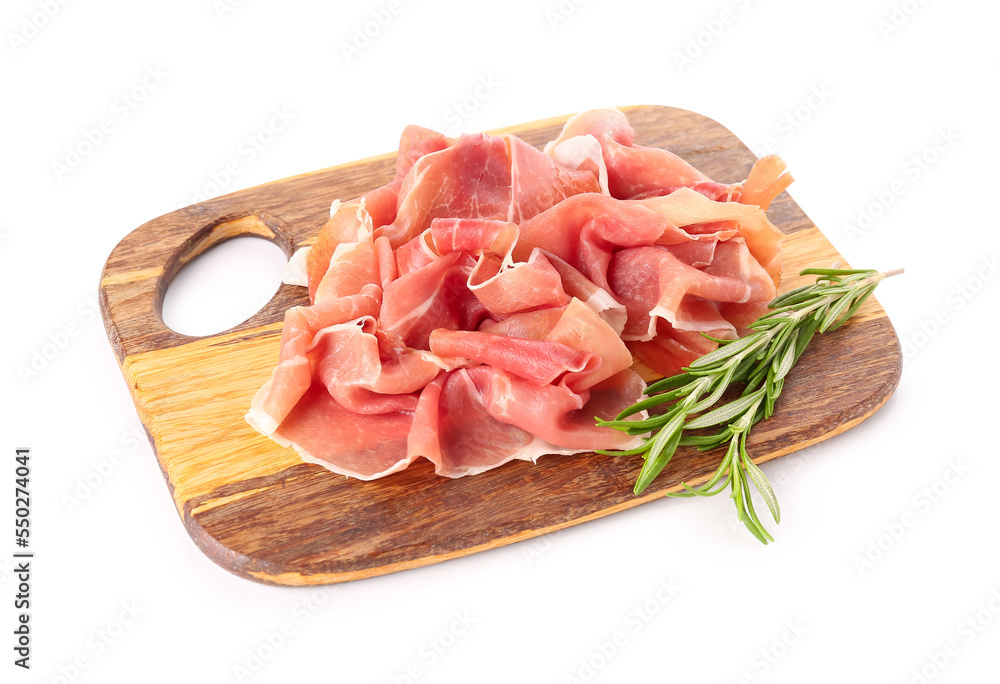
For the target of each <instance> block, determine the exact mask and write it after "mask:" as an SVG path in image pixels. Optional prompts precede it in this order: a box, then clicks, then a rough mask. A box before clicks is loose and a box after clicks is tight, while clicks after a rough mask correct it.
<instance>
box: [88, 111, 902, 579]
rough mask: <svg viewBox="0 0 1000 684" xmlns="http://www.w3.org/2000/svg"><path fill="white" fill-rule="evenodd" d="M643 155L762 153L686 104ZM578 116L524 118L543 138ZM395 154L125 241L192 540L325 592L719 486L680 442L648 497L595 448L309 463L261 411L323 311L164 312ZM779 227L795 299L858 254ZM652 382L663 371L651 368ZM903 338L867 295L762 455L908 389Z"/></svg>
mask: <svg viewBox="0 0 1000 684" xmlns="http://www.w3.org/2000/svg"><path fill="white" fill-rule="evenodd" d="M625 111H626V112H627V114H628V116H629V119H630V121H631V122H632V124H633V126H634V127H635V129H636V141H637V142H638V143H640V144H644V145H651V146H658V147H666V148H669V149H671V150H673V151H674V152H676V153H678V154H680V155H681V156H682V157H684V158H686V159H688V160H689V161H691V162H692V163H693V164H695V165H696V166H697V167H698V168H700V169H701V170H703V171H704V172H705V173H707V174H708V175H709V176H710V177H712V178H715V179H716V180H719V181H721V182H727V181H728V182H732V181H737V180H740V179H742V178H744V177H745V176H746V174H747V172H748V171H749V169H750V166H751V165H752V164H753V161H754V157H753V155H752V153H751V152H750V151H749V150H748V149H747V147H746V146H745V145H743V144H742V143H741V142H740V141H739V140H738V139H737V138H736V137H735V136H734V135H733V134H732V133H730V132H729V131H728V130H727V129H726V128H724V127H723V126H721V125H719V124H718V123H716V122H715V121H712V120H711V119H708V118H706V117H704V116H701V115H698V114H695V113H693V112H689V111H686V110H681V109H674V108H670V107H655V106H641V107H631V108H626V110H625ZM565 119H566V117H560V118H557V119H549V120H545V121H540V122H534V123H529V124H522V125H520V126H515V127H512V128H509V129H504V131H502V132H510V133H516V134H517V135H520V136H521V137H523V138H524V139H525V140H526V141H527V142H529V143H531V144H533V145H537V146H541V145H542V144H544V142H546V141H547V140H549V139H551V138H553V137H555V135H556V134H557V133H558V130H559V128H560V127H561V126H562V123H563V122H564V121H565ZM394 165H395V155H394V154H385V155H380V156H377V157H372V158H370V159H366V160H362V161H358V162H353V163H350V164H345V165H342V166H337V167H333V168H330V169H324V170H321V171H316V172H313V173H308V174H303V175H300V176H295V177H292V178H286V179H284V180H280V181H275V182H273V183H268V184H266V185H261V186H258V187H255V188H250V189H248V190H243V191H240V192H236V193H233V194H230V195H226V196H223V197H219V198H216V199H213V200H209V201H207V202H202V203H200V204H196V205H193V206H190V207H185V208H184V209H180V210H178V211H175V212H172V213H170V214H166V215H165V216H161V217H160V218H157V219H155V220H153V221H150V222H148V223H146V224H144V225H142V226H140V227H139V228H137V229H136V230H134V231H133V232H132V233H130V234H129V235H128V236H127V237H126V238H125V239H123V240H122V241H121V243H119V244H118V246H117V247H116V248H115V249H114V251H113V252H112V253H111V255H110V256H109V258H108V261H107V263H106V265H105V267H104V273H103V275H102V278H101V285H100V302H101V308H102V313H103V318H104V323H105V327H106V329H107V333H108V338H109V340H110V341H111V345H112V348H113V349H114V352H115V355H116V357H117V358H118V361H119V364H120V366H121V369H122V374H123V375H124V377H125V380H126V383H127V384H128V387H129V390H130V392H131V394H132V397H133V400H134V402H135V405H136V409H137V411H138V414H139V418H140V420H141V421H142V423H143V425H144V426H145V428H146V431H147V433H148V434H149V437H150V440H151V443H152V445H153V448H154V451H155V453H156V457H157V460H158V462H159V464H160V468H161V470H162V471H163V474H164V478H165V479H166V482H167V484H168V486H169V487H170V491H171V494H172V497H173V500H174V503H175V505H176V507H177V511H178V513H179V515H180V517H181V519H182V520H183V522H184V525H185V527H186V528H187V530H188V532H189V533H190V535H191V537H192V539H193V540H194V541H195V543H196V544H197V545H198V546H199V548H201V549H202V550H203V551H204V552H205V553H206V554H207V555H208V556H209V557H210V558H211V559H212V560H213V561H215V562H216V563H218V564H219V565H221V566H222V567H224V568H226V569H227V570H230V571H231V572H233V573H235V574H237V575H240V576H243V577H248V578H251V579H254V580H257V581H260V582H265V583H269V584H284V585H303V584H327V583H332V582H342V581H347V580H354V579H360V578H363V577H371V576H375V575H382V574H386V573H389V572H395V571H397V570H404V569H407V568H413V567H419V566H423V565H428V564H430V563H437V562H440V561H443V560H447V559H449V558H455V557H459V556H464V555H467V554H470V553H475V552H477V551H483V550H486V549H490V548H494V547H497V546H502V545H504V544H510V543H512V542H516V541H520V540H523V539H528V538H531V537H534V536H537V535H540V534H544V533H546V532H551V531H553V530H557V529H560V528H563V527H567V526H569V525H575V524H579V523H581V522H586V521H588V520H593V519H595V518H599V517H602V516H605V515H609V514H611V513H615V512H617V511H621V510H624V509H627V508H631V507H633V506H637V505H639V504H641V503H645V502H647V501H651V500H653V499H656V498H659V497H662V496H663V495H664V494H665V493H666V492H668V491H676V490H677V489H679V488H680V487H679V483H680V482H681V481H682V480H683V481H687V482H702V481H704V480H705V479H707V477H708V475H710V473H711V472H712V471H713V470H714V468H715V466H716V465H717V462H718V461H717V459H718V455H717V454H712V453H708V454H705V453H699V452H697V451H694V450H691V449H682V450H680V451H679V452H678V454H677V455H676V456H675V457H674V460H673V461H672V463H671V466H670V469H669V471H668V473H667V474H665V475H664V476H661V477H660V478H659V479H658V480H657V481H656V482H655V483H654V484H653V485H651V486H650V487H649V488H648V489H647V490H646V492H645V493H644V495H643V496H641V497H635V496H633V495H632V493H631V492H632V483H634V481H635V477H636V475H637V473H638V471H639V467H640V463H639V462H638V461H637V460H632V459H614V458H608V457H602V456H597V455H594V454H583V455H574V456H548V457H544V458H542V459H540V460H539V462H538V464H537V465H532V464H530V463H525V462H512V463H509V464H507V465H505V466H502V467H500V468H498V469H495V470H492V471H489V472H487V473H484V474H481V475H478V476H475V477H466V478H460V479H458V480H450V479H447V478H440V477H437V476H435V475H434V472H433V467H432V466H431V464H430V463H429V462H426V461H423V460H421V461H418V462H417V463H415V464H414V465H412V466H410V467H409V468H408V469H407V470H405V471H403V472H401V473H397V474H394V475H392V476H390V477H387V478H383V479H381V480H376V481H374V482H361V481H358V480H352V479H346V478H344V477H342V476H338V475H335V474H333V473H331V472H329V471H327V470H325V469H323V468H321V467H319V466H316V465H312V464H305V463H302V462H301V461H300V460H299V458H298V457H297V456H296V454H295V453H294V451H292V450H291V449H285V448H282V447H280V446H278V445H277V444H275V443H274V442H272V441H271V440H269V439H267V438H265V437H263V436H261V435H259V434H258V433H257V432H255V431H254V430H253V429H251V428H250V427H249V426H248V425H247V424H246V422H245V421H244V420H243V415H244V414H245V413H246V411H247V408H248V407H249V404H250V400H251V398H252V396H253V394H254V392H256V390H257V389H258V388H259V387H260V386H261V385H262V384H263V382H264V381H265V380H266V379H267V378H268V377H270V373H271V370H272V368H273V367H274V364H275V362H276V360H277V357H278V342H279V338H280V334H281V322H282V320H283V317H284V312H285V310H286V309H288V308H289V307H290V306H295V305H299V304H305V303H307V297H306V295H305V293H304V290H303V289H302V288H295V287H291V286H287V285H282V286H281V288H280V289H279V290H278V292H277V293H276V294H275V296H274V297H273V298H272V299H271V301H270V302H268V303H267V305H265V306H264V308H263V309H261V310H260V311H259V312H257V313H256V314H254V315H253V316H252V317H251V318H250V319H248V320H247V321H245V322H243V323H242V324H240V325H238V326H236V327H234V328H232V329H231V330H228V331H226V332H223V333H220V334H217V335H212V336H208V337H203V338H196V337H189V336H186V335H182V334H180V333H177V332H175V331H173V330H170V329H169V328H168V327H167V326H166V325H165V324H164V323H163V319H162V316H161V308H162V302H163V295H164V293H165V291H166V288H167V287H168V285H169V284H170V281H171V280H172V278H173V277H174V276H175V275H176V274H177V273H178V272H179V271H180V269H181V268H183V266H184V265H185V264H187V263H188V262H189V261H190V260H191V259H193V258H194V257H195V256H197V255H198V254H200V253H202V252H204V251H205V250H206V249H209V248H210V247H212V246H213V245H216V244H218V243H220V242H222V241H224V240H227V239H230V238H232V237H236V236H239V235H254V236H257V237H261V238H263V239H268V240H271V241H273V242H275V243H276V244H278V245H279V246H280V247H281V248H282V249H283V250H284V251H285V253H286V254H288V255H290V254H291V253H292V252H293V251H294V250H295V249H296V248H297V247H299V246H301V245H303V244H307V243H308V242H310V241H311V240H312V239H314V238H315V235H316V231H317V230H318V228H319V226H320V225H322V223H323V222H324V221H325V219H326V217H327V216H328V211H329V206H330V202H331V201H332V200H334V199H337V198H340V199H349V198H351V197H355V196H357V195H360V194H362V193H363V192H365V191H367V190H369V189H371V188H373V187H376V186H378V185H381V184H383V183H385V182H386V181H388V180H389V179H391V177H392V175H393V171H394ZM769 215H770V217H771V219H772V220H773V221H774V222H775V224H777V225H778V226H779V227H780V228H781V229H782V230H783V231H784V232H785V233H786V235H787V236H788V237H787V239H786V241H785V268H784V273H785V279H784V281H783V283H782V288H781V289H782V290H784V289H789V288H791V287H795V286H796V285H797V284H799V283H800V282H802V281H804V280H805V279H800V278H799V277H798V276H796V275H794V274H796V273H797V272H798V271H799V270H801V269H802V268H805V267H807V266H815V265H829V264H831V263H833V262H834V261H837V260H839V261H841V262H843V261H844V260H843V259H842V258H841V257H840V255H838V254H837V252H836V251H835V250H834V248H833V247H832V245H830V243H829V242H828V241H827V240H826V239H825V238H824V237H823V235H822V233H821V232H820V231H819V230H818V229H817V228H816V227H815V226H814V225H813V224H812V222H811V221H810V220H809V219H808V218H807V217H806V215H805V214H804V213H803V212H802V210H801V209H800V208H799V207H798V205H796V204H795V202H793V201H792V200H791V198H790V197H789V196H788V195H787V194H782V195H781V196H780V197H779V198H778V200H776V201H775V202H774V204H773V205H772V207H771V210H770V212H769ZM639 370H640V372H644V374H645V376H646V377H647V378H650V377H652V375H651V374H650V373H649V372H648V370H645V371H644V369H641V368H639ZM900 370H901V353H900V349H899V341H898V339H897V337H896V334H895V332H894V330H893V328H892V325H891V324H890V323H889V320H888V318H887V317H886V315H885V312H884V311H883V310H882V308H881V307H880V306H879V304H878V302H877V301H876V300H874V299H871V300H869V302H868V303H866V305H865V306H864V307H863V308H862V310H861V311H860V312H859V313H858V314H857V316H856V317H855V318H854V319H852V321H851V323H849V324H848V325H846V326H844V327H843V328H841V329H840V330H838V331H837V332H836V333H835V334H832V335H829V336H823V337H818V338H817V339H816V341H815V342H814V343H813V345H812V346H811V347H810V349H809V350H808V351H807V352H806V354H805V355H804V356H803V357H802V360H801V361H800V363H799V365H798V366H797V367H796V368H795V369H794V370H793V372H792V373H791V374H790V375H789V376H788V378H787V380H786V384H785V391H784V394H783V400H782V401H781V402H780V403H779V405H778V408H777V411H776V413H775V415H774V417H773V418H772V419H771V420H770V421H767V422H764V423H761V424H760V425H758V426H757V427H755V428H754V432H753V433H752V435H751V438H750V440H749V448H750V449H751V451H752V453H753V454H754V455H755V458H754V460H755V461H757V462H758V463H761V462H764V461H768V460H771V459H773V458H777V457H779V456H782V455H784V454H787V453H790V452H792V451H795V450H797V449H801V448H803V447H806V446H808V445H810V444H814V443H816V442H818V441H821V440H823V439H826V438H828V437H831V436H833V435H835V434H838V433H840V432H843V431H844V430H847V429H849V428H850V427H852V426H853V425H856V424H857V423H859V422H861V421H862V420H864V419H865V418H867V417H869V416H870V415H872V414H873V413H874V412H875V411H876V410H877V409H878V408H879V407H880V406H881V405H882V404H883V403H884V402H885V401H886V400H887V399H888V397H889V396H890V395H891V393H892V391H893V390H894V389H895V387H896V384H897V383H898V381H899V374H900Z"/></svg>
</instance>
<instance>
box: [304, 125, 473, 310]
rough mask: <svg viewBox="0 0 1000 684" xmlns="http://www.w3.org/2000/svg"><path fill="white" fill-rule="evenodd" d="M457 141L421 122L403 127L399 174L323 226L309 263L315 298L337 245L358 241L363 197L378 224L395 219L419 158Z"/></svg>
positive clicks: (346, 206) (341, 209) (334, 213)
mask: <svg viewBox="0 0 1000 684" xmlns="http://www.w3.org/2000/svg"><path fill="white" fill-rule="evenodd" d="M454 142H455V141H454V140H452V139H451V138H447V137H445V136H443V135H441V134H440V133H437V132H436V131H432V130H430V129H427V128H423V127H421V126H413V125H411V126H407V127H406V128H405V129H403V134H402V135H401V136H400V139H399V150H398V152H397V155H396V175H395V177H394V178H393V179H392V180H391V181H389V183H387V184H386V185H383V186H382V187H379V188H376V189H375V190H372V191H371V192H369V193H366V194H365V195H362V196H361V197H358V198H357V199H354V200H352V201H350V202H346V203H344V204H341V205H340V207H339V209H338V210H337V211H332V212H331V216H330V220H329V221H327V222H326V224H325V225H324V226H323V228H322V229H321V230H320V233H319V236H318V237H317V239H316V244H315V245H313V247H312V249H311V250H310V252H309V257H308V264H307V271H308V274H309V297H310V300H311V301H315V298H316V289H317V287H318V286H319V282H320V279H321V278H322V276H323V274H324V273H326V270H327V268H328V265H329V262H330V257H331V256H332V255H333V253H334V250H335V249H336V248H337V245H339V244H341V243H343V242H355V241H357V239H358V230H359V229H360V227H361V221H360V219H359V218H358V217H357V214H358V211H357V210H358V207H359V206H360V204H361V200H362V199H363V200H364V201H365V208H366V209H367V211H368V214H369V216H370V217H371V220H372V222H373V226H374V227H376V228H377V227H379V226H382V225H385V224H387V223H392V222H393V221H395V220H396V211H397V202H398V198H399V189H400V187H401V186H402V184H403V179H404V178H405V177H406V176H407V174H408V173H409V172H410V169H411V168H413V165H414V164H415V163H416V161H417V160H418V159H419V158H420V157H422V156H424V155H425V154H430V153H431V152H437V151H439V150H443V149H445V148H447V147H450V146H451V145H453V144H454Z"/></svg>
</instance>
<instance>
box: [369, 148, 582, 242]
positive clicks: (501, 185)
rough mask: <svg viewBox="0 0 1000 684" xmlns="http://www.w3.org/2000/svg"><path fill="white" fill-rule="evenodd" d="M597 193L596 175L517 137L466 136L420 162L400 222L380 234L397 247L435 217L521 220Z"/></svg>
mask: <svg viewBox="0 0 1000 684" xmlns="http://www.w3.org/2000/svg"><path fill="white" fill-rule="evenodd" d="M596 190H598V183H597V179H596V178H595V177H594V175H593V174H592V173H590V172H587V171H574V170H570V169H566V168H564V167H562V166H561V165H559V164H557V163H556V162H554V161H553V160H552V159H550V158H549V157H547V156H545V155H544V154H542V153H541V152H539V151H538V150H536V149H535V148H533V147H531V146H530V145H527V144H525V143H524V142H522V141H521V140H519V139H517V138H514V137H512V136H491V135H485V134H482V133H479V134H475V135H463V136H461V137H460V138H459V140H458V142H457V143H456V144H455V145H453V146H451V147H449V148H447V149H444V150H441V151H438V152H435V153H433V154H428V155H425V156H423V157H421V158H420V159H418V160H417V161H416V163H415V164H414V165H413V167H412V168H411V169H410V172H409V173H408V174H407V176H406V179H405V180H404V181H403V183H402V186H401V188H400V191H399V200H398V210H397V214H396V219H395V220H394V221H393V223H392V224H390V225H386V226H382V227H381V228H379V229H378V231H377V235H385V236H386V237H388V238H389V241H390V242H391V243H392V245H393V246H394V247H398V246H400V245H402V244H404V243H406V242H409V241H410V240H412V239H413V238H414V237H416V236H417V235H419V234H420V233H421V232H423V231H424V230H425V229H426V228H428V227H430V224H431V221H433V220H434V219H435V218H467V219H493V220H508V221H521V220H524V219H526V218H530V217H531V216H534V215H535V214H537V213H539V212H541V211H543V210H545V209H548V208H549V207H551V206H553V205H555V204H556V203H558V202H559V201H561V200H563V199H565V198H566V197H567V196H569V195H573V194H578V193H581V192H593V191H596Z"/></svg>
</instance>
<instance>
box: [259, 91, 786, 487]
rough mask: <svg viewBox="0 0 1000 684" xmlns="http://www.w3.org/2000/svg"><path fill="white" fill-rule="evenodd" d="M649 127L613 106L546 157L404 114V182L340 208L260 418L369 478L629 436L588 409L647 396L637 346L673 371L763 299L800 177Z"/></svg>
mask: <svg viewBox="0 0 1000 684" xmlns="http://www.w3.org/2000/svg"><path fill="white" fill-rule="evenodd" d="M634 137H635V135H634V131H633V130H632V127H631V126H630V125H629V123H628V120H627V119H626V118H625V116H624V115H623V114H622V113H621V112H620V111H618V110H614V109H608V110H594V111H591V112H584V113H581V114H579V115H577V116H575V117H573V118H571V119H570V120H569V121H568V122H567V124H566V126H565V127H564V129H563V131H562V132H561V133H560V135H559V136H558V137H557V138H556V139H555V140H553V141H552V142H550V143H549V144H548V145H547V146H546V148H545V152H546V153H543V152H541V151H539V150H537V149H535V148H534V147H532V146H530V145H528V144H527V143H525V142H524V141H522V140H520V139H518V138H517V137H515V136H510V135H504V136H491V135H485V134H476V135H462V136H460V137H459V138H457V139H452V138H447V137H445V136H443V135H441V134H439V133H436V132H434V131H430V130H428V129H425V128H421V127H418V126H410V127H407V128H406V129H405V130H404V131H403V135H402V136H401V139H400V147H399V153H398V156H397V164H396V174H395V176H394V177H393V179H392V180H391V181H390V182H389V183H387V184H386V185H384V186H382V187H380V188H377V189H375V190H372V191H371V192H368V193H366V194H364V195H362V196H361V197H358V198H355V199H353V200H349V201H345V202H334V203H333V204H332V206H331V212H330V219H329V220H328V221H327V222H326V224H325V225H324V226H323V227H322V228H321V230H320V232H319V235H318V237H317V240H316V242H315V244H314V246H313V247H312V249H311V251H310V252H309V254H308V256H307V258H306V271H307V276H308V285H309V296H310V302H311V305H310V306H300V307H294V308H292V309H290V310H289V311H288V312H287V313H286V315H285V326H284V329H283V331H282V337H281V349H280V352H279V359H278V363H277V365H276V367H275V369H274V371H273V373H272V376H271V378H270V379H269V380H268V381H267V382H266V383H265V384H264V385H263V387H261V388H260V390H259V391H258V392H257V394H256V396H255V397H254V399H253V402H252V404H251V408H250V411H249V413H248V414H247V421H248V422H249V423H250V424H251V425H253V426H254V427H255V428H256V429H257V430H259V431H260V432H261V433H262V434H264V435H267V436H269V437H271V438H272V439H274V440H275V441H277V442H278V443H279V444H282V445H284V446H288V447H291V448H294V449H295V450H297V451H298V453H299V454H300V455H301V456H302V458H303V459H304V460H306V461H308V462H311V463H317V464H320V465H322V466H323V467H325V468H328V469H330V470H332V471H334V472H337V473H341V474H344V475H348V476H351V477H356V478H360V479H365V480H369V479H373V478H378V477H383V476H385V475H389V474H390V473H394V472H397V471H399V470H401V469H403V468H406V467H407V466H408V465H409V464H410V463H412V462H413V461H414V460H416V459H418V458H425V459H427V460H429V461H431V462H432V463H433V464H434V468H435V472H436V473H437V474H439V475H442V476H446V477H461V476H465V475H472V474H475V473H480V472H483V471H485V470H489V469H491V468H495V467H498V466H500V465H502V464H504V463H507V462H509V461H512V460H529V461H534V460H535V459H537V458H539V457H540V456H543V455H545V454H572V453H577V452H582V451H592V450H595V449H627V448H631V447H633V446H636V445H637V444H638V443H639V442H640V440H641V437H637V436H630V435H626V434H624V433H622V432H620V431H617V430H612V429H610V428H605V427H598V425H597V424H596V422H595V418H611V417H614V416H616V415H617V414H618V413H619V412H620V411H622V409H624V408H626V407H628V406H630V405H632V404H633V403H635V402H636V401H637V400H638V399H639V398H640V397H641V395H642V393H643V391H644V389H645V383H644V382H643V381H642V380H641V379H640V377H639V375H638V374H637V373H636V372H634V371H633V370H632V368H631V366H632V364H633V358H637V359H639V360H641V361H642V362H644V363H645V364H646V365H648V366H649V367H651V368H653V369H654V370H656V371H658V372H660V373H662V374H664V375H667V374H673V373H677V372H680V371H681V370H682V368H683V367H685V366H686V365H688V364H690V363H691V362H692V361H693V360H694V359H696V358H697V357H698V356H701V355H702V354H704V353H707V352H709V351H711V350H712V349H714V348H715V347H716V346H717V343H716V342H714V341H713V340H712V339H710V337H711V338H715V339H720V338H734V337H736V336H737V335H740V334H743V333H745V331H746V326H747V325H748V324H749V323H750V322H752V321H753V320H754V319H755V318H756V317H757V316H759V315H760V313H762V312H763V311H764V310H765V309H766V307H767V303H768V302H769V301H770V300H771V299H772V298H773V297H774V293H775V286H776V284H777V282H778V280H779V278H780V274H781V237H782V236H781V232H780V231H779V230H778V229H777V228H775V227H774V226H773V225H772V224H771V223H770V221H768V219H767V216H766V214H765V210H766V208H767V206H768V204H769V203H770V202H771V201H772V200H773V198H774V197H775V196H776V195H777V194H778V193H780V192H781V191H782V190H783V189H784V188H785V187H786V186H787V184H788V182H790V180H791V178H790V177H789V176H788V175H787V174H786V173H784V164H783V163H782V162H781V161H780V160H778V159H777V158H765V159H763V160H760V161H759V162H758V163H757V164H756V165H755V166H754V167H753V169H752V170H751V172H750V175H749V177H748V178H747V179H746V181H744V182H743V183H735V184H722V183H717V182H715V181H713V180H712V179H710V178H708V177H707V176H705V175H704V174H702V173H701V172H700V171H698V170H697V169H695V168H694V167H693V166H691V165H690V164H689V163H688V162H686V161H685V160H684V159H682V158H680V157H678V156H677V155H674V154H673V153H671V152H669V151H667V150H661V149H656V148H649V147H643V146H641V145H636V144H635V140H634ZM703 333H706V334H708V335H709V336H710V337H706V335H705V334H703ZM644 415H645V414H642V413H640V414H638V415H636V416H635V417H634V418H635V419H641V418H642V417H643V416H644Z"/></svg>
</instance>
